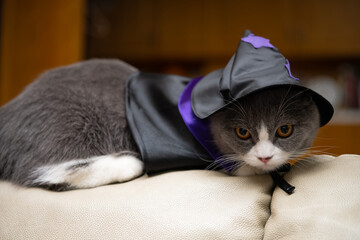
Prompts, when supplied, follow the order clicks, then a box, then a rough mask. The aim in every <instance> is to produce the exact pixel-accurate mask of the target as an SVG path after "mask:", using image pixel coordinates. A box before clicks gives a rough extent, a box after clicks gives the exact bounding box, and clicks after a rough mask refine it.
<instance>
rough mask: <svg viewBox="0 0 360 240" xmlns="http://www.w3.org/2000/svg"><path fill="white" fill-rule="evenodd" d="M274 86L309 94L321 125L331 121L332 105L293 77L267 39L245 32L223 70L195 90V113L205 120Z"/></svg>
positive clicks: (192, 101) (284, 61) (287, 65)
mask: <svg viewBox="0 0 360 240" xmlns="http://www.w3.org/2000/svg"><path fill="white" fill-rule="evenodd" d="M274 86H293V87H296V88H301V89H304V90H306V91H308V92H309V93H310V94H311V95H312V97H313V100H314V102H315V103H316V105H317V107H318V110H319V113H320V126H324V125H325V124H326V123H328V122H329V121H330V119H331V118H332V115H333V113H334V109H333V107H332V105H331V104H330V103H329V102H328V101H327V100H326V99H325V98H324V97H322V96H321V95H319V94H318V93H316V92H314V91H312V90H311V89H308V88H306V87H304V86H302V85H300V82H299V79H297V78H295V77H294V76H292V74H291V71H290V64H289V61H288V60H287V59H286V58H285V57H284V56H283V55H282V54H281V53H280V52H279V50H278V49H277V48H276V47H274V46H273V45H272V44H271V43H270V41H269V40H268V39H265V38H262V37H259V36H255V35H254V34H253V33H251V31H249V30H247V31H245V34H244V36H243V38H242V39H241V42H240V44H239V47H238V49H237V51H236V53H235V54H234V55H233V57H232V58H231V59H230V61H229V62H228V64H227V65H226V67H225V68H224V69H219V70H216V71H214V72H212V73H210V74H208V75H206V76H205V77H204V78H203V79H201V81H199V82H198V83H197V84H196V86H195V87H194V89H193V91H192V93H191V104H192V110H193V112H194V114H195V115H196V116H197V117H198V118H200V119H204V118H207V117H208V116H210V115H211V114H213V113H215V112H216V111H218V110H220V109H222V108H223V107H225V106H226V105H228V104H229V103H231V102H234V101H236V100H238V99H240V98H242V97H244V96H246V95H248V94H250V93H253V92H255V91H260V90H262V89H265V88H269V87H274Z"/></svg>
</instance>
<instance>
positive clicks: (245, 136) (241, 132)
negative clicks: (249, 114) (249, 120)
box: [235, 128, 251, 140]
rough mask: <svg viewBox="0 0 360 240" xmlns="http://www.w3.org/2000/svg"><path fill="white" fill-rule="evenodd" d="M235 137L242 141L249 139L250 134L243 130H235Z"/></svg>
mask: <svg viewBox="0 0 360 240" xmlns="http://www.w3.org/2000/svg"><path fill="white" fill-rule="evenodd" d="M235 132H236V135H237V136H238V137H239V138H241V139H242V140H246V139H249V138H250V136H251V134H250V132H249V131H248V130H246V129H245V128H235Z"/></svg>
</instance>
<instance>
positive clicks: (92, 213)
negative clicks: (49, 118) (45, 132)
mask: <svg viewBox="0 0 360 240" xmlns="http://www.w3.org/2000/svg"><path fill="white" fill-rule="evenodd" d="M359 170H360V156H351V155H344V156H341V157H338V158H332V157H329V156H321V157H317V158H316V162H315V163H313V164H305V165H304V164H302V163H300V164H298V165H297V166H295V167H294V168H293V169H292V170H291V171H290V172H289V173H287V174H286V176H285V178H286V179H287V180H288V181H289V182H290V183H291V184H293V185H295V186H296V191H295V193H294V194H293V195H291V196H289V195H287V194H285V193H284V192H283V191H282V190H279V189H278V188H276V189H275V191H274V192H272V190H273V189H272V180H271V178H270V177H269V176H266V175H264V176H253V177H230V176H227V175H225V174H223V173H220V172H211V171H199V170H191V171H178V172H170V173H165V174H161V175H157V176H153V177H147V176H143V177H141V178H139V179H136V180H134V181H131V182H128V183H123V184H114V185H109V186H103V187H98V188H94V189H86V190H76V191H69V192H61V193H57V192H50V191H45V190H41V189H24V188H20V187H17V186H14V185H12V184H9V183H6V182H0V239H263V237H264V238H265V239H280V238H282V239H301V240H303V239H359V238H360V227H359V226H360V179H359V176H360V172H359ZM270 211H271V214H270Z"/></svg>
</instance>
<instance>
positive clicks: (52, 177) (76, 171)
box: [33, 155, 144, 188]
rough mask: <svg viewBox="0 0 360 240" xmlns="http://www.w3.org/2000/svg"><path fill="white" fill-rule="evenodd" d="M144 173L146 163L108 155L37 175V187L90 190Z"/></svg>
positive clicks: (44, 169)
mask: <svg viewBox="0 0 360 240" xmlns="http://www.w3.org/2000/svg"><path fill="white" fill-rule="evenodd" d="M143 172H144V164H143V162H142V161H141V160H140V159H138V158H136V157H134V156H133V155H105V156H98V157H93V158H89V159H76V160H71V161H68V162H65V163H60V164H57V165H50V166H43V167H40V168H38V169H37V170H36V171H34V175H35V176H37V177H36V179H35V180H34V181H33V183H34V184H37V185H51V184H66V185H68V187H69V188H91V187H97V186H101V185H106V184H109V183H114V182H125V181H129V180H132V179H134V178H136V177H139V176H140V175H141V174H142V173H143Z"/></svg>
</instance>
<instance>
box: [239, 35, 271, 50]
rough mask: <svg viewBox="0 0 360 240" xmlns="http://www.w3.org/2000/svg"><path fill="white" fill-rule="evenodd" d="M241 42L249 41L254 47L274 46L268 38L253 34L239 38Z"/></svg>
mask: <svg viewBox="0 0 360 240" xmlns="http://www.w3.org/2000/svg"><path fill="white" fill-rule="evenodd" d="M241 40H242V41H243V42H247V43H250V44H251V45H253V46H254V48H261V47H268V48H275V47H274V46H273V45H272V44H271V43H270V40H269V39H266V38H263V37H259V36H255V35H254V34H250V35H249V36H247V37H243V38H241Z"/></svg>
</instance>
